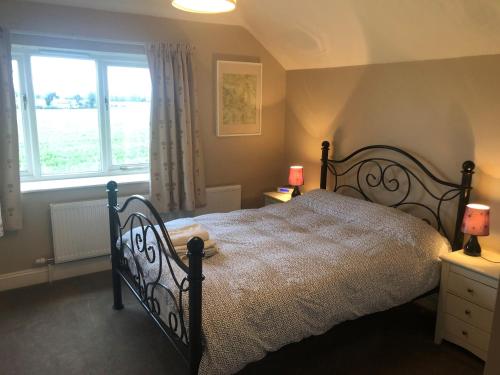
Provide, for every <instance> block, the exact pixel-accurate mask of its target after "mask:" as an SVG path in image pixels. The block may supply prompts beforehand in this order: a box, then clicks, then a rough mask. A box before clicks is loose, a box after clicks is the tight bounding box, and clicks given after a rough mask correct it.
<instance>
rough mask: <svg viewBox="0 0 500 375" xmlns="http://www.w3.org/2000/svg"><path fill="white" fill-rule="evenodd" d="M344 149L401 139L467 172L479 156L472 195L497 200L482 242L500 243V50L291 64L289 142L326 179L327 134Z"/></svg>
mask: <svg viewBox="0 0 500 375" xmlns="http://www.w3.org/2000/svg"><path fill="white" fill-rule="evenodd" d="M325 139H326V140H329V141H332V140H333V139H335V146H336V153H337V155H344V156H345V155H346V154H347V153H348V152H349V151H351V150H354V149H355V148H358V147H360V146H363V145H368V144H377V143H381V144H389V145H396V146H399V147H401V148H403V149H406V150H409V151H411V152H413V153H414V154H416V155H419V156H420V157H421V158H422V159H425V160H427V161H428V162H430V163H431V164H432V165H433V166H435V167H436V168H437V169H438V170H440V171H443V172H444V174H445V175H444V177H448V178H450V179H453V180H456V181H457V182H459V180H460V168H461V164H462V161H464V160H466V159H472V160H474V161H475V162H476V164H477V170H476V174H475V175H474V182H473V184H474V192H473V197H472V200H473V201H477V202H484V203H487V204H490V205H491V206H492V225H491V235H490V236H489V237H486V238H482V239H481V243H482V244H483V247H487V246H490V247H492V248H493V249H495V250H497V251H500V55H495V56H484V57H470V58H460V59H450V60H439V61H427V62H412V63H396V64H381V65H370V66H359V67H347V68H332V69H314V70H300V71H288V72H287V108H286V132H285V148H286V159H287V162H288V163H289V164H297V163H300V164H304V165H305V176H306V186H305V188H306V189H312V188H315V187H318V185H319V158H320V147H321V141H323V140H325Z"/></svg>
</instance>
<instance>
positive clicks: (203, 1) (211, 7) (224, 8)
mask: <svg viewBox="0 0 500 375" xmlns="http://www.w3.org/2000/svg"><path fill="white" fill-rule="evenodd" d="M172 6H173V7H175V8H177V9H180V10H183V11H185V12H192V13H225V12H230V11H232V10H234V9H235V8H236V0H172Z"/></svg>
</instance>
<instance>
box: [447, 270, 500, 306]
mask: <svg viewBox="0 0 500 375" xmlns="http://www.w3.org/2000/svg"><path fill="white" fill-rule="evenodd" d="M448 277H449V279H448V290H449V291H450V292H452V293H453V294H455V295H457V296H459V297H462V298H464V299H466V300H467V301H470V302H472V303H475V304H477V305H479V306H481V307H484V308H486V309H488V310H490V311H493V310H494V309H495V300H496V298H497V290H496V289H495V288H492V287H490V286H488V285H484V284H481V283H480V282H477V281H474V280H471V279H469V278H467V277H464V276H462V275H459V274H458V273H455V272H450V273H449V276H448Z"/></svg>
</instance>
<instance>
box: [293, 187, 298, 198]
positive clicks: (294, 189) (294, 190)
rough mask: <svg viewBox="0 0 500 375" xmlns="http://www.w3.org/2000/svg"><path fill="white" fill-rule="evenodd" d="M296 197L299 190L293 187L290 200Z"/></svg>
mask: <svg viewBox="0 0 500 375" xmlns="http://www.w3.org/2000/svg"><path fill="white" fill-rule="evenodd" d="M297 195H300V190H299V187H298V186H294V187H293V191H292V198H293V197H296V196H297Z"/></svg>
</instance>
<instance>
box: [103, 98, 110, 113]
mask: <svg viewBox="0 0 500 375" xmlns="http://www.w3.org/2000/svg"><path fill="white" fill-rule="evenodd" d="M104 105H105V106H106V111H109V99H108V97H105V98H104Z"/></svg>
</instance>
